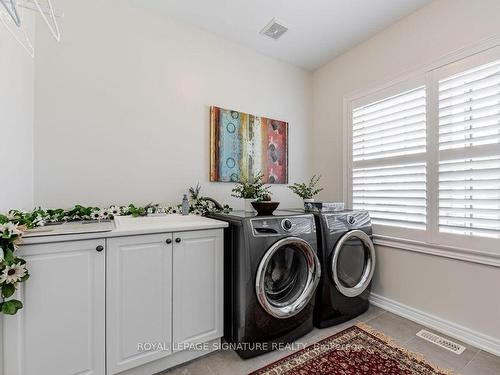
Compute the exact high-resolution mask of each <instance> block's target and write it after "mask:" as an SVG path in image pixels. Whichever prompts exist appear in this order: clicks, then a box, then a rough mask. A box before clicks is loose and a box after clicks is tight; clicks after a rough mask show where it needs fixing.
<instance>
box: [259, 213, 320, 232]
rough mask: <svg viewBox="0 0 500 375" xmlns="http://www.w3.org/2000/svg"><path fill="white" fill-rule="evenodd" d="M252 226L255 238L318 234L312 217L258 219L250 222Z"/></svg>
mask: <svg viewBox="0 0 500 375" xmlns="http://www.w3.org/2000/svg"><path fill="white" fill-rule="evenodd" d="M250 225H251V226H252V234H253V235H254V237H259V236H273V235H275V236H283V235H300V234H307V233H313V232H316V226H315V224H314V218H313V217H312V216H310V215H306V216H291V217H266V218H261V219H257V218H256V219H252V220H251V221H250Z"/></svg>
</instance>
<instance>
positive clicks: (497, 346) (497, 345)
mask: <svg viewBox="0 0 500 375" xmlns="http://www.w3.org/2000/svg"><path fill="white" fill-rule="evenodd" d="M370 302H371V303H372V304H373V305H375V306H378V307H380V308H382V309H384V310H387V311H390V312H392V313H394V314H396V315H399V316H402V317H403V318H406V319H409V320H412V321H414V322H416V323H419V324H422V325H424V326H426V327H428V328H432V329H434V330H436V331H439V332H441V333H443V334H445V335H448V336H450V337H453V338H456V339H457V340H460V341H463V342H465V343H467V344H469V345H472V346H475V347H476V348H479V349H482V350H484V351H486V352H489V353H491V354H494V355H496V356H500V340H499V339H497V338H494V337H491V336H488V335H485V334H484V333H481V332H478V331H474V330H472V329H470V328H466V327H464V326H461V325H459V324H457V323H453V322H450V321H449V320H446V319H443V318H439V317H437V316H434V315H431V314H428V313H426V312H423V311H421V310H418V309H415V308H413V307H410V306H407V305H404V304H402V303H399V302H396V301H394V300H391V299H389V298H386V297H383V296H380V295H378V294H374V293H372V294H371V297H370Z"/></svg>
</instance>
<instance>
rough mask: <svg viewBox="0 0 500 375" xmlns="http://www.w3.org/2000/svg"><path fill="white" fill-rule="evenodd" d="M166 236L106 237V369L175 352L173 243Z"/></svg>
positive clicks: (110, 371)
mask: <svg viewBox="0 0 500 375" xmlns="http://www.w3.org/2000/svg"><path fill="white" fill-rule="evenodd" d="M167 239H169V240H170V241H169V242H171V239H172V235H171V234H154V235H141V236H130V237H120V238H111V239H108V240H107V241H108V249H107V281H106V293H107V299H106V306H107V310H106V319H107V320H106V323H107V367H108V374H116V373H118V372H121V371H124V370H127V369H130V368H133V367H136V366H139V365H142V364H144V363H147V362H150V361H153V360H156V359H159V358H162V357H165V356H167V355H169V354H170V353H171V343H172V245H171V244H167V243H166V241H167ZM152 345H154V347H153V346H152Z"/></svg>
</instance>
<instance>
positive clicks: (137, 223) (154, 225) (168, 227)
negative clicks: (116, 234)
mask: <svg viewBox="0 0 500 375" xmlns="http://www.w3.org/2000/svg"><path fill="white" fill-rule="evenodd" d="M114 220H115V227H116V230H117V231H138V230H140V231H142V230H144V231H148V230H159V229H164V230H165V231H173V230H181V229H186V230H189V229H198V228H200V229H201V228H208V227H212V226H213V227H216V226H220V222H219V221H217V220H213V219H208V218H206V217H202V216H198V215H186V216H184V215H179V214H170V215H164V216H140V217H132V216H117V217H115V218H114Z"/></svg>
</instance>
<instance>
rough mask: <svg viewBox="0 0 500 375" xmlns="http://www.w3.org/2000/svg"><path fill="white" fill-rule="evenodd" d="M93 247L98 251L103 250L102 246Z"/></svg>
mask: <svg viewBox="0 0 500 375" xmlns="http://www.w3.org/2000/svg"><path fill="white" fill-rule="evenodd" d="M95 249H96V250H97V251H98V252H101V251H103V250H104V246H102V245H99V246H97V247H96V248H95Z"/></svg>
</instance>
